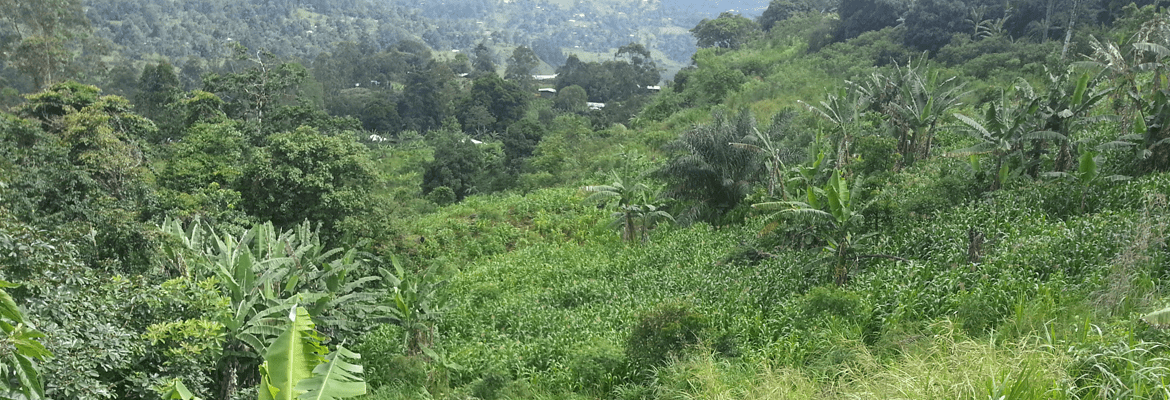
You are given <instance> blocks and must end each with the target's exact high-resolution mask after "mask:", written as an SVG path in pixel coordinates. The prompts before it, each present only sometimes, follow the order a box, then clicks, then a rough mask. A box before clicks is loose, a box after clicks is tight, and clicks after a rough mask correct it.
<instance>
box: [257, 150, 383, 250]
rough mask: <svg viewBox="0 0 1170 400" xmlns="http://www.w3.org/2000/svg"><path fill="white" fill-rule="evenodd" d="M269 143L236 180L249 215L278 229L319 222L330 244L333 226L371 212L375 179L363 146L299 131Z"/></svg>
mask: <svg viewBox="0 0 1170 400" xmlns="http://www.w3.org/2000/svg"><path fill="white" fill-rule="evenodd" d="M267 141H268V143H269V145H268V146H267V147H264V148H261V149H258V151H257V153H256V154H255V155H254V156H253V157H252V159H251V160H250V162H249V163H248V164H247V166H245V167H244V171H243V174H242V176H241V177H240V179H239V186H238V190H239V191H240V193H241V194H242V195H243V200H244V204H243V206H244V209H245V210H246V211H248V213H249V214H250V215H253V216H256V217H257V218H259V219H260V220H262V221H263V220H270V221H272V222H273V223H275V224H277V226H281V227H289V226H292V225H293V224H296V223H299V222H301V221H304V220H306V219H308V220H310V221H320V222H321V223H322V224H323V228H322V229H323V232H324V235H325V236H326V237H327V238H330V239H334V238H336V236H335V235H336V234H337V232H336V230H335V229H334V227H335V225H336V224H337V223H339V222H341V221H342V220H344V219H345V218H347V217H352V216H355V215H358V214H359V213H361V212H362V211H364V210H366V209H367V208H368V207H369V193H370V190H371V189H372V187H373V185H374V183H375V182H376V181H377V177H376V175H375V173H374V169H373V165H372V164H371V162H370V159H369V156H368V151H367V150H366V148H365V146H362V145H361V144H359V143H357V142H355V141H354V140H353V138H347V137H329V136H323V135H321V134H319V133H317V132H315V131H314V130H313V129H311V128H308V127H302V128H299V129H297V130H295V131H292V132H285V133H278V134H275V135H272V136H269V137H268V139H267Z"/></svg>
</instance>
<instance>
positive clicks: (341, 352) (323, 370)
mask: <svg viewBox="0 0 1170 400" xmlns="http://www.w3.org/2000/svg"><path fill="white" fill-rule="evenodd" d="M360 358H361V355H360V354H358V353H354V352H352V351H349V350H347V349H346V348H345V347H342V346H340V345H339V346H337V350H336V351H334V352H332V353H329V355H327V356H325V362H324V363H322V364H318V365H317V367H316V368H313V376H312V377H310V378H308V379H304V380H302V381H300V383H298V384H297V386H296V390H301V391H304V393H302V394H301V395H300V397H299V399H301V400H333V399H343V398H349V397H356V396H361V395H363V394H366V382H365V381H363V380H362V378H361V377H359V375H360V374H361V373H362V366H361V365H355V364H351V363H349V362H347V361H346V359H360Z"/></svg>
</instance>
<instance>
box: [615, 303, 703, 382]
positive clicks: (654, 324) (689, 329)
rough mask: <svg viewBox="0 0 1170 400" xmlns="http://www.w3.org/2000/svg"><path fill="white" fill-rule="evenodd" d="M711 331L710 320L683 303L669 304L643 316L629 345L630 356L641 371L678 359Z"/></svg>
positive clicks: (627, 347) (627, 351) (632, 362)
mask: <svg viewBox="0 0 1170 400" xmlns="http://www.w3.org/2000/svg"><path fill="white" fill-rule="evenodd" d="M706 329H707V317H706V316H704V315H703V314H700V313H698V312H695V311H693V310H692V309H691V307H690V306H688V305H686V304H681V303H667V304H663V305H661V306H659V307H658V308H657V309H655V310H654V311H651V312H649V313H647V314H644V315H642V316H641V317H640V318H639V319H638V323H637V324H636V325H634V330H633V332H632V333H631V334H630V338H629V340H628V341H627V342H626V357H628V358H629V359H630V363H631V364H633V366H634V367H635V368H637V369H638V370H641V371H645V370H648V369H650V368H652V367H657V366H661V365H663V364H665V362H666V361H667V360H669V359H671V358H678V357H679V356H680V355H682V353H683V351H685V350H686V348H687V347H689V346H692V345H695V344H698V343H699V342H700V341H701V340H702V339H703V336H704V331H705V330H706Z"/></svg>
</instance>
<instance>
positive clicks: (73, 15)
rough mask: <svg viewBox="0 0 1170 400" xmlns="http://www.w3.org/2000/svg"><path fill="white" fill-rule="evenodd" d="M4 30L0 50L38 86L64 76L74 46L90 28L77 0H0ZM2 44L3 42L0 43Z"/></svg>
mask: <svg viewBox="0 0 1170 400" xmlns="http://www.w3.org/2000/svg"><path fill="white" fill-rule="evenodd" d="M0 9H3V10H4V18H5V20H6V21H5V22H7V24H6V26H4V27H3V28H6V29H4V30H5V31H7V32H6V33H8V34H9V35H13V38H12V39H9V40H10V41H9V43H6V44H7V47H8V48H6V49H4V50H5V51H4V53H3V54H5V55H6V58H7V59H8V61H9V62H11V63H13V64H14V65H15V66H16V68H17V69H18V70H20V71H21V72H23V73H25V74H27V75H29V76H31V77H32V78H33V82H34V85H35V86H36V89H41V88H43V87H46V86H48V85H50V84H53V83H56V82H57V81H60V80H63V79H64V78H65V75H66V74H65V72H66V71H65V67H66V65H67V64H68V63H69V62H70V61H71V60H72V59H73V57H74V54H73V52H74V51H75V49H74V48H73V47H74V46H76V45H77V43H76V42H77V41H79V40H80V39H83V38H85V37H86V36H87V35H88V34H89V31H90V27H89V23H88V22H87V21H86V19H85V14H84V12H83V10H82V4H81V1H80V0H3V1H0ZM0 44H5V43H0Z"/></svg>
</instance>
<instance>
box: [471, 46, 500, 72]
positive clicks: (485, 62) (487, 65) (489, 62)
mask: <svg viewBox="0 0 1170 400" xmlns="http://www.w3.org/2000/svg"><path fill="white" fill-rule="evenodd" d="M471 67H472V71H471V72H472V75H473V76H476V77H479V76H482V75H486V74H489V73H490V74H495V73H496V58H495V56H493V55H492V50H491V49H489V48H488V47H487V44H486V43H484V42H479V44H478V45H476V46H475V59H473V60H471Z"/></svg>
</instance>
